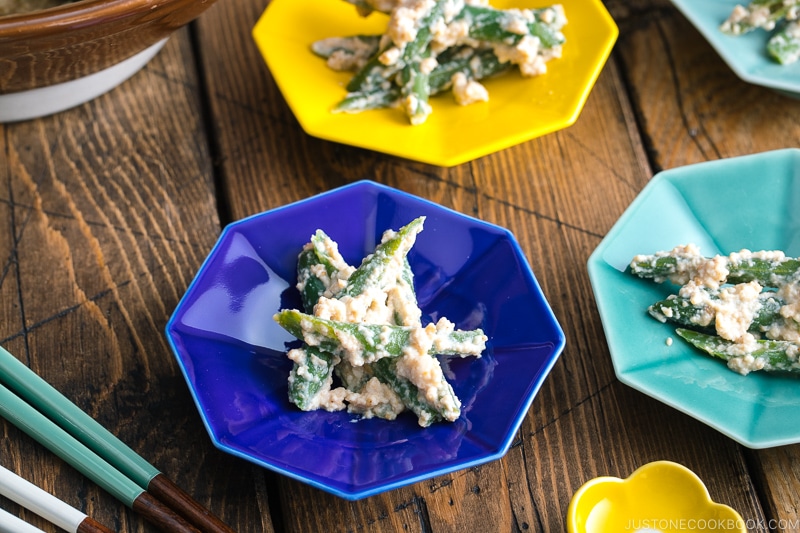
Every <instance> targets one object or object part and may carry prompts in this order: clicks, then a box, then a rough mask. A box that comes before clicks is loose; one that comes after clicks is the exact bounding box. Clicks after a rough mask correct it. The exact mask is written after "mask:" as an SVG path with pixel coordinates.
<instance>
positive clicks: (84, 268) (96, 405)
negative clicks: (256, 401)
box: [0, 29, 271, 533]
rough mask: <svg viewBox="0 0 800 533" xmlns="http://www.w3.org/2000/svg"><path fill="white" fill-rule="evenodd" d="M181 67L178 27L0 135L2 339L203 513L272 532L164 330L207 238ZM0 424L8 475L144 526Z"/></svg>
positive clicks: (189, 91)
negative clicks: (105, 76) (133, 59)
mask: <svg viewBox="0 0 800 533" xmlns="http://www.w3.org/2000/svg"><path fill="white" fill-rule="evenodd" d="M193 65H194V59H193V52H192V49H191V41H190V39H189V34H188V30H186V29H183V30H181V31H179V32H178V33H177V34H176V35H175V36H174V37H172V38H171V39H170V40H169V42H168V43H167V45H166V47H165V48H164V49H163V50H162V51H161V52H160V53H159V54H158V55H157V56H156V57H155V58H154V59H153V60H152V61H151V62H150V63H149V64H148V65H147V66H146V67H145V68H144V69H143V70H142V71H141V72H140V73H138V74H137V75H136V76H134V77H133V78H131V79H130V80H128V81H127V82H125V83H124V84H123V85H122V86H120V87H119V88H117V89H115V90H113V91H111V92H109V93H108V94H106V95H103V96H102V97H100V98H98V99H96V100H94V101H92V102H90V103H88V104H86V105H83V106H80V107H78V108H75V109H72V110H69V111H66V112H64V113H61V114H58V115H55V116H52V117H46V118H42V119H38V120H32V121H28V122H21V123H17V124H9V125H5V126H2V131H3V136H2V141H0V142H2V148H0V151H2V153H4V154H6V158H5V161H4V164H3V165H2V166H0V168H2V170H0V173H2V174H0V176H1V177H2V178H3V182H4V184H5V185H4V187H3V188H2V190H3V192H2V195H3V199H4V201H3V202H2V210H3V215H4V216H3V219H2V220H3V230H4V231H3V232H2V233H3V237H2V238H1V239H2V241H1V242H0V244H1V245H2V250H3V251H2V255H3V257H4V258H6V259H5V266H6V269H5V270H4V272H5V276H4V278H3V284H2V289H0V290H2V291H3V294H4V295H5V296H7V298H4V299H3V301H4V304H3V305H2V307H1V308H0V311H1V312H2V313H3V314H4V317H3V318H4V319H3V320H2V324H1V325H0V328H2V329H1V330H0V331H1V332H2V333H0V338H2V339H3V344H4V346H7V347H8V348H9V350H11V351H12V352H13V353H15V354H16V355H17V356H18V357H19V358H20V359H21V360H22V361H24V362H25V363H26V364H28V365H30V367H31V368H33V369H34V370H35V371H37V372H38V373H39V374H40V375H41V376H42V377H44V378H45V379H46V380H48V381H49V382H51V383H52V384H53V385H54V386H55V387H56V388H57V389H59V390H60V391H61V392H62V393H64V394H65V395H66V396H67V397H68V398H70V399H72V400H73V401H74V402H75V403H76V404H78V405H79V406H80V407H81V408H83V409H84V410H85V411H86V412H88V413H89V414H91V415H92V416H94V417H95V418H96V419H97V420H98V421H99V422H100V423H101V424H103V425H104V426H105V427H107V428H108V429H110V430H111V431H112V432H113V433H115V434H116V435H118V436H119V437H120V438H121V439H122V440H123V441H125V442H127V443H128V444H129V445H130V446H131V447H133V448H134V449H135V450H137V451H138V452H139V453H140V454H141V455H142V456H143V457H145V458H147V459H148V460H149V461H150V462H152V463H153V464H154V465H155V466H157V467H158V468H159V469H160V470H161V471H163V472H164V473H165V474H167V475H168V476H169V477H171V478H172V479H173V480H175V481H176V483H177V484H178V485H179V486H181V487H182V488H184V489H185V490H186V491H187V492H189V493H190V494H192V495H193V496H195V497H196V498H197V499H198V500H199V501H200V502H202V503H203V504H205V505H207V506H208V507H209V508H211V509H212V510H213V512H215V513H217V514H219V515H221V516H222V517H223V518H224V519H226V520H228V521H230V522H231V523H235V524H240V525H241V524H252V525H255V524H261V525H262V526H263V528H262V530H263V531H271V523H270V519H269V514H268V513H267V514H264V513H262V510H261V509H260V508H259V503H263V501H262V502H259V500H258V498H254V497H253V493H254V491H253V483H252V481H250V482H249V483H242V482H241V480H242V479H244V480H250V479H251V477H252V476H251V474H250V473H251V471H252V469H251V468H250V467H248V466H247V465H245V464H243V463H242V462H240V461H235V460H233V459H232V458H230V457H229V456H228V455H226V454H222V453H221V452H219V451H217V450H216V449H215V448H214V447H213V446H212V445H211V442H210V440H209V439H208V436H207V434H206V433H205V431H204V429H203V426H202V424H201V422H200V419H199V416H198V414H197V410H196V408H195V406H194V403H193V401H192V399H191V396H190V394H189V391H188V389H187V387H186V383H185V381H184V380H183V377H182V375H181V372H180V370H179V368H178V365H177V364H176V362H175V360H174V357H173V356H172V353H171V350H170V348H169V346H168V345H167V342H166V338H165V335H164V327H165V325H166V321H167V319H168V318H169V315H170V313H171V312H172V310H173V309H174V307H175V305H176V304H177V302H178V299H179V298H180V297H181V296H182V295H183V292H184V291H185V290H186V287H187V286H188V284H189V282H190V281H191V279H192V277H193V276H194V273H195V272H196V269H197V268H198V267H199V265H200V263H201V262H202V260H203V259H204V257H205V255H206V254H207V252H208V250H209V249H210V247H211V246H212V244H213V243H214V241H215V239H216V236H217V235H218V233H219V221H218V217H217V211H216V198H215V196H214V183H213V165H212V161H211V157H210V153H209V147H208V144H207V141H206V137H205V129H204V128H205V125H204V123H203V122H202V105H201V102H200V100H199V95H200V92H199V90H198V83H197V78H196V72H195V71H194V69H193V68H192V66H193ZM2 430H3V432H4V434H5V435H6V436H7V438H5V439H3V451H2V457H3V462H4V466H7V467H8V468H11V469H13V470H15V471H17V472H18V473H20V474H22V475H23V476H24V477H26V478H27V479H29V480H31V481H33V482H34V483H36V484H38V485H40V486H42V487H44V488H46V489H50V490H52V492H54V493H55V494H56V495H57V496H59V497H60V498H62V499H64V500H65V501H67V502H68V503H70V504H72V505H73V506H75V507H77V508H79V509H81V510H83V511H84V512H86V513H88V514H90V515H91V516H93V517H94V518H96V519H97V520H99V521H100V522H102V523H104V524H106V525H108V526H109V527H112V528H113V529H114V530H116V531H119V532H120V533H125V532H130V531H138V532H142V531H154V530H155V528H154V527H152V526H150V525H149V524H146V523H144V522H143V520H142V519H141V517H139V516H137V515H135V514H134V513H132V512H131V511H129V510H128V509H127V508H124V507H122V506H121V505H120V504H119V503H118V502H116V501H115V500H113V499H112V498H111V497H110V496H109V495H108V494H106V493H105V492H103V491H101V490H100V489H98V488H97V487H96V486H94V485H93V484H92V483H91V482H89V481H88V480H86V479H84V478H83V477H82V476H80V475H79V474H78V473H77V472H76V471H74V470H73V469H72V468H71V467H69V466H68V465H66V464H65V463H63V462H61V461H60V460H59V459H57V458H55V456H53V455H52V454H49V452H46V451H44V450H43V448H41V447H40V446H39V445H38V444H36V443H34V442H33V441H32V440H31V439H29V438H27V437H26V436H25V435H22V434H21V433H20V432H19V431H17V430H16V429H15V428H13V427H9V426H8V424H6V423H3V424H2ZM262 500H263V498H262ZM23 514H24V515H25V517H26V518H29V517H30V514H29V513H23ZM31 521H35V517H32V518H31ZM37 525H39V526H40V527H42V528H44V529H45V531H48V532H50V531H53V528H52V526H49V525H47V524H44V523H43V522H41V521H37Z"/></svg>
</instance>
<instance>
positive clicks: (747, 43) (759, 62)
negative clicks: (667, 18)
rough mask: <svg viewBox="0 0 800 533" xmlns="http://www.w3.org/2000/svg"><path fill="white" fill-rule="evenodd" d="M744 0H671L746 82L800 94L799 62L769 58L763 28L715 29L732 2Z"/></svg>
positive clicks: (796, 94)
mask: <svg viewBox="0 0 800 533" xmlns="http://www.w3.org/2000/svg"><path fill="white" fill-rule="evenodd" d="M747 3H748V2H747V0H672V4H673V5H674V6H675V7H676V8H678V9H679V10H680V11H681V12H682V13H683V14H684V16H685V17H686V18H687V19H688V20H689V22H691V23H692V24H693V25H694V27H695V28H697V31H699V32H700V33H701V34H702V35H703V37H705V39H706V40H707V41H708V42H709V44H711V46H712V47H713V48H714V49H715V50H716V51H717V53H718V54H719V55H720V56H721V57H722V59H723V61H725V63H727V64H728V66H729V67H730V68H731V70H733V72H734V73H735V74H736V75H737V76H739V77H740V78H741V79H743V80H744V81H746V82H748V83H752V84H755V85H761V86H763V87H769V88H770V89H775V90H778V91H781V92H784V93H790V94H789V96H793V97H800V62H798V63H794V64H791V65H780V64H778V63H776V62H775V61H773V60H772V59H770V57H769V56H768V55H767V51H766V47H767V40H768V39H769V33H767V32H766V31H763V30H757V31H752V32H750V33H748V34H745V35H739V36H731V35H726V34H724V33H722V32H721V31H720V30H719V26H720V24H722V23H723V22H724V21H725V19H727V18H728V16H729V15H730V14H731V11H733V8H734V7H735V6H736V4H742V5H747Z"/></svg>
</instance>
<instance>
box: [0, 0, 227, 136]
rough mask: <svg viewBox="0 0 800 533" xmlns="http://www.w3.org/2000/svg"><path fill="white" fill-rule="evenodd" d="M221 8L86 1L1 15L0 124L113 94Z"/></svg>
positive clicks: (187, 0) (206, 2) (164, 0)
mask: <svg viewBox="0 0 800 533" xmlns="http://www.w3.org/2000/svg"><path fill="white" fill-rule="evenodd" d="M213 3H214V0H81V1H78V2H75V3H71V4H66V5H62V6H57V7H53V8H50V9H45V10H40V11H34V12H31V13H25V14H13V15H5V16H0V122H9V121H13V120H22V119H26V118H32V117H34V116H42V115H44V114H50V113H53V112H57V111H60V110H62V109H66V108H67V107H72V106H73V105H78V104H79V103H83V102H85V101H87V100H89V99H91V98H93V97H95V96H97V95H98V94H102V93H103V92H105V91H107V90H109V89H111V88H112V87H114V86H116V85H118V84H119V83H121V82H122V81H124V80H125V79H127V78H128V77H129V76H131V75H132V74H133V73H135V72H136V71H137V70H139V69H140V68H141V67H142V66H143V65H144V64H145V63H146V62H147V61H148V60H149V59H150V58H151V57H152V56H153V55H155V53H156V52H157V51H158V50H159V49H160V48H161V46H162V45H163V44H164V42H165V41H166V39H167V37H169V35H170V34H171V33H172V32H174V31H175V30H176V29H178V28H180V27H181V26H184V25H185V24H187V23H188V22H190V21H191V20H193V19H194V18H196V17H197V16H198V15H200V14H201V13H202V12H203V11H204V10H206V9H207V8H208V7H209V6H211V4H213ZM70 96H72V97H71V98H70ZM45 102H49V104H45ZM23 108H24V109H23ZM42 108H44V109H42Z"/></svg>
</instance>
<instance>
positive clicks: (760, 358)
mask: <svg viewBox="0 0 800 533" xmlns="http://www.w3.org/2000/svg"><path fill="white" fill-rule="evenodd" d="M675 331H676V333H677V334H678V335H679V336H680V337H681V338H682V339H684V340H686V341H687V342H688V343H689V344H691V345H692V346H694V347H695V348H698V349H699V350H702V351H703V352H705V353H707V354H709V355H711V356H713V357H716V358H719V359H722V360H724V361H728V362H736V361H737V360H741V358H742V355H740V354H739V349H740V347H739V345H737V344H736V343H734V342H732V341H728V340H725V339H722V338H720V337H717V336H716V335H707V334H705V333H700V332H698V331H693V330H689V329H683V328H678V329H676V330H675ZM756 342H757V348H756V349H755V350H753V351H750V352H749V353H748V356H750V357H752V358H753V359H754V360H755V363H757V364H756V365H755V366H753V365H748V366H747V367H746V368H739V367H737V366H735V365H734V366H732V365H731V364H729V366H731V367H732V369H734V370H737V371H739V372H740V373H743V374H746V373H747V372H749V371H751V370H764V371H766V372H791V373H800V363H799V362H798V359H797V353H798V345H797V344H795V343H793V342H789V341H776V340H758V341H756ZM758 363H760V364H758ZM761 365H763V366H761Z"/></svg>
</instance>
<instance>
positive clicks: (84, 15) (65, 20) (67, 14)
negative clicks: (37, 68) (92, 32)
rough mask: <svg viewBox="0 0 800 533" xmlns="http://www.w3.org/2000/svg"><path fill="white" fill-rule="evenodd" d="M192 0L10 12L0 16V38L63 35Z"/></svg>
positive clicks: (95, 2)
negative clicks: (90, 25) (88, 25)
mask: <svg viewBox="0 0 800 533" xmlns="http://www.w3.org/2000/svg"><path fill="white" fill-rule="evenodd" d="M191 1H192V0H171V1H170V2H158V1H157V0H78V1H76V2H72V3H67V4H63V5H59V6H54V7H50V8H47V9H39V10H36V11H31V12H27V13H12V14H8V15H3V16H0V42H3V41H6V42H8V41H12V40H14V39H20V38H23V37H24V38H33V37H35V36H39V35H48V36H53V35H62V34H65V33H71V32H73V31H74V30H75V29H80V28H85V27H86V26H87V24H88V23H89V22H90V21H92V22H94V23H95V24H92V26H93V27H95V28H96V27H97V26H102V25H105V24H114V23H117V22H118V21H119V20H120V19H124V18H126V17H130V16H134V15H141V14H142V13H146V12H151V11H156V10H158V9H159V8H161V9H163V8H166V7H169V6H173V9H174V5H175V4H184V3H187V2H189V3H190V2H191Z"/></svg>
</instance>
